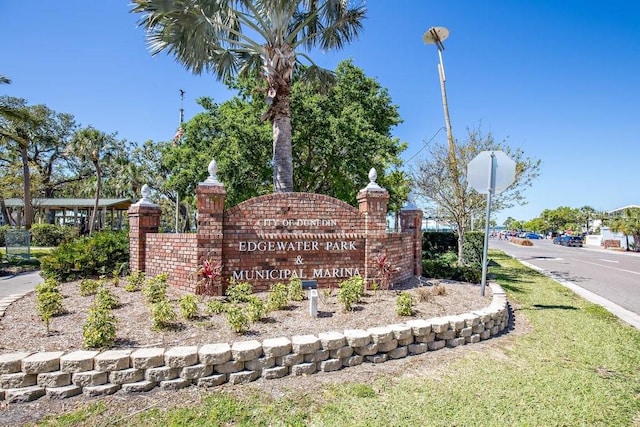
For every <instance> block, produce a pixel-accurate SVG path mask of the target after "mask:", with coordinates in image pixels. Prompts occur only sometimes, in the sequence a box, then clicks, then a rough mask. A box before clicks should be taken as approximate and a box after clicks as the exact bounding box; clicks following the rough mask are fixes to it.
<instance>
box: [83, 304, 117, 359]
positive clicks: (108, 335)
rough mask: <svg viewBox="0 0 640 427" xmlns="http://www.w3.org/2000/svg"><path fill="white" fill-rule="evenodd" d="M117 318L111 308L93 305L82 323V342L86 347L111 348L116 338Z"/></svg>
mask: <svg viewBox="0 0 640 427" xmlns="http://www.w3.org/2000/svg"><path fill="white" fill-rule="evenodd" d="M116 324H117V319H116V317H115V316H114V315H113V314H112V313H111V310H109V309H108V308H104V307H99V306H96V305H93V306H92V307H91V308H90V309H89V315H88V316H87V320H86V321H85V323H84V325H82V344H83V346H84V347H85V348H98V349H104V348H109V347H111V346H112V345H113V343H114V342H115V340H116Z"/></svg>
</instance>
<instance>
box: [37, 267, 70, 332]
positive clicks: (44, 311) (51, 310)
mask: <svg viewBox="0 0 640 427" xmlns="http://www.w3.org/2000/svg"><path fill="white" fill-rule="evenodd" d="M59 286H60V282H58V281H57V280H55V279H47V280H45V281H44V282H43V283H41V284H39V285H38V286H36V311H37V313H38V316H40V318H41V319H42V320H43V321H44V324H45V326H46V328H47V333H49V325H50V321H51V318H52V317H53V316H57V315H59V314H63V313H64V312H65V309H64V306H63V304H62V300H63V296H62V294H61V293H60V289H59Z"/></svg>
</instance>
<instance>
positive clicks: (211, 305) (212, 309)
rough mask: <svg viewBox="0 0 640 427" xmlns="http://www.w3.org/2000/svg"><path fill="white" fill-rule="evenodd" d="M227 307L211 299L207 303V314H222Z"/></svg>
mask: <svg viewBox="0 0 640 427" xmlns="http://www.w3.org/2000/svg"><path fill="white" fill-rule="evenodd" d="M227 305H228V304H225V303H224V301H220V300H219V299H211V300H209V301H207V308H206V310H207V314H210V315H213V314H220V313H224V312H225V311H226V310H227Z"/></svg>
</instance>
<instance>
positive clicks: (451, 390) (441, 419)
mask: <svg viewBox="0 0 640 427" xmlns="http://www.w3.org/2000/svg"><path fill="white" fill-rule="evenodd" d="M490 255H491V257H492V259H493V260H494V261H495V262H496V263H497V264H498V265H497V266H495V267H491V273H493V274H494V275H495V280H496V281H497V282H498V283H499V284H500V285H502V287H503V288H504V289H505V290H506V291H507V295H508V299H509V301H510V302H511V303H512V306H513V308H514V314H515V319H516V324H517V325H518V326H517V327H518V328H520V327H522V328H523V329H525V330H527V332H526V333H519V334H518V335H517V336H514V337H513V338H512V339H508V340H507V341H505V345H503V346H500V347H499V348H497V346H494V347H493V348H491V347H490V348H489V349H488V350H484V351H483V350H474V345H469V346H468V347H466V348H468V349H469V351H468V352H467V353H466V355H465V356H464V357H461V358H456V359H454V360H452V361H451V363H450V364H447V365H445V366H443V367H441V368H440V369H439V370H438V375H437V376H433V377H429V376H426V377H420V378H411V379H409V378H400V379H399V378H390V377H379V378H377V379H376V380H375V381H373V382H371V383H370V384H333V385H330V386H326V387H324V388H323V389H322V392H321V393H318V392H317V390H316V391H314V392H313V393H312V392H309V393H308V394H300V393H297V394H295V395H285V396H283V397H281V398H278V399H273V398H271V397H269V396H267V394H265V393H261V394H259V393H258V392H257V391H255V392H252V391H250V390H251V388H250V387H247V393H245V395H244V397H242V398H239V397H234V396H232V395H230V394H227V393H224V392H220V391H212V392H211V393H210V395H208V396H207V397H206V398H205V401H204V402H203V403H201V404H198V405H197V406H193V407H185V408H180V409H174V410H170V411H164V410H162V409H151V410H149V411H146V412H143V413H141V414H138V415H136V416H132V417H128V416H126V414H123V418H122V419H121V420H122V422H116V424H118V425H131V426H155V425H165V426H183V425H194V426H220V425H245V426H254V425H258V426H289V425H291V426H295V425H300V426H302V425H304V426H306V425H311V426H632V425H640V332H639V331H637V330H636V329H634V328H632V327H630V326H627V325H625V324H623V323H621V322H620V321H619V320H618V319H617V318H615V317H614V316H613V315H611V314H609V312H607V311H605V310H604V309H602V308H601V307H599V306H596V305H594V304H591V303H589V302H587V301H585V300H583V299H582V298H580V297H578V296H577V295H575V294H574V293H572V292H571V291H569V290H567V289H566V288H564V287H562V286H561V285H559V284H557V283H555V282H554V281H552V280H550V279H548V278H546V277H544V276H542V275H541V274H539V273H537V272H535V271H532V270H530V269H528V268H526V267H524V266H522V265H521V264H520V263H518V262H517V261H515V260H513V259H511V258H509V257H508V256H506V255H504V254H503V253H501V252H495V251H492V252H491V254H490ZM520 325H523V326H520ZM105 411H106V406H105V405H104V403H102V402H99V403H92V404H87V406H86V407H85V408H84V409H81V410H78V411H76V412H73V413H70V414H67V415H64V416H63V417H61V418H59V419H57V420H56V419H54V418H52V419H50V420H47V421H46V422H45V423H44V424H45V425H56V426H62V425H79V424H82V425H94V424H97V423H98V422H102V423H103V422H104V421H105V420H103V419H101V415H100V414H101V413H104V412H105ZM111 420H112V421H113V420H114V419H113V418H112V419H111ZM116 421H117V419H116Z"/></svg>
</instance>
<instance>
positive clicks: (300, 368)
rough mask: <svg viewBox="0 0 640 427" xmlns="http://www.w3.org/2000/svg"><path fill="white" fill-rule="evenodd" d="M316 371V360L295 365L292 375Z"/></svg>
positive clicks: (292, 368)
mask: <svg viewBox="0 0 640 427" xmlns="http://www.w3.org/2000/svg"><path fill="white" fill-rule="evenodd" d="M315 372H316V364H315V363H314V362H311V363H300V364H298V365H293V366H292V367H291V375H293V376H300V375H311V374H313V373H315Z"/></svg>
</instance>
